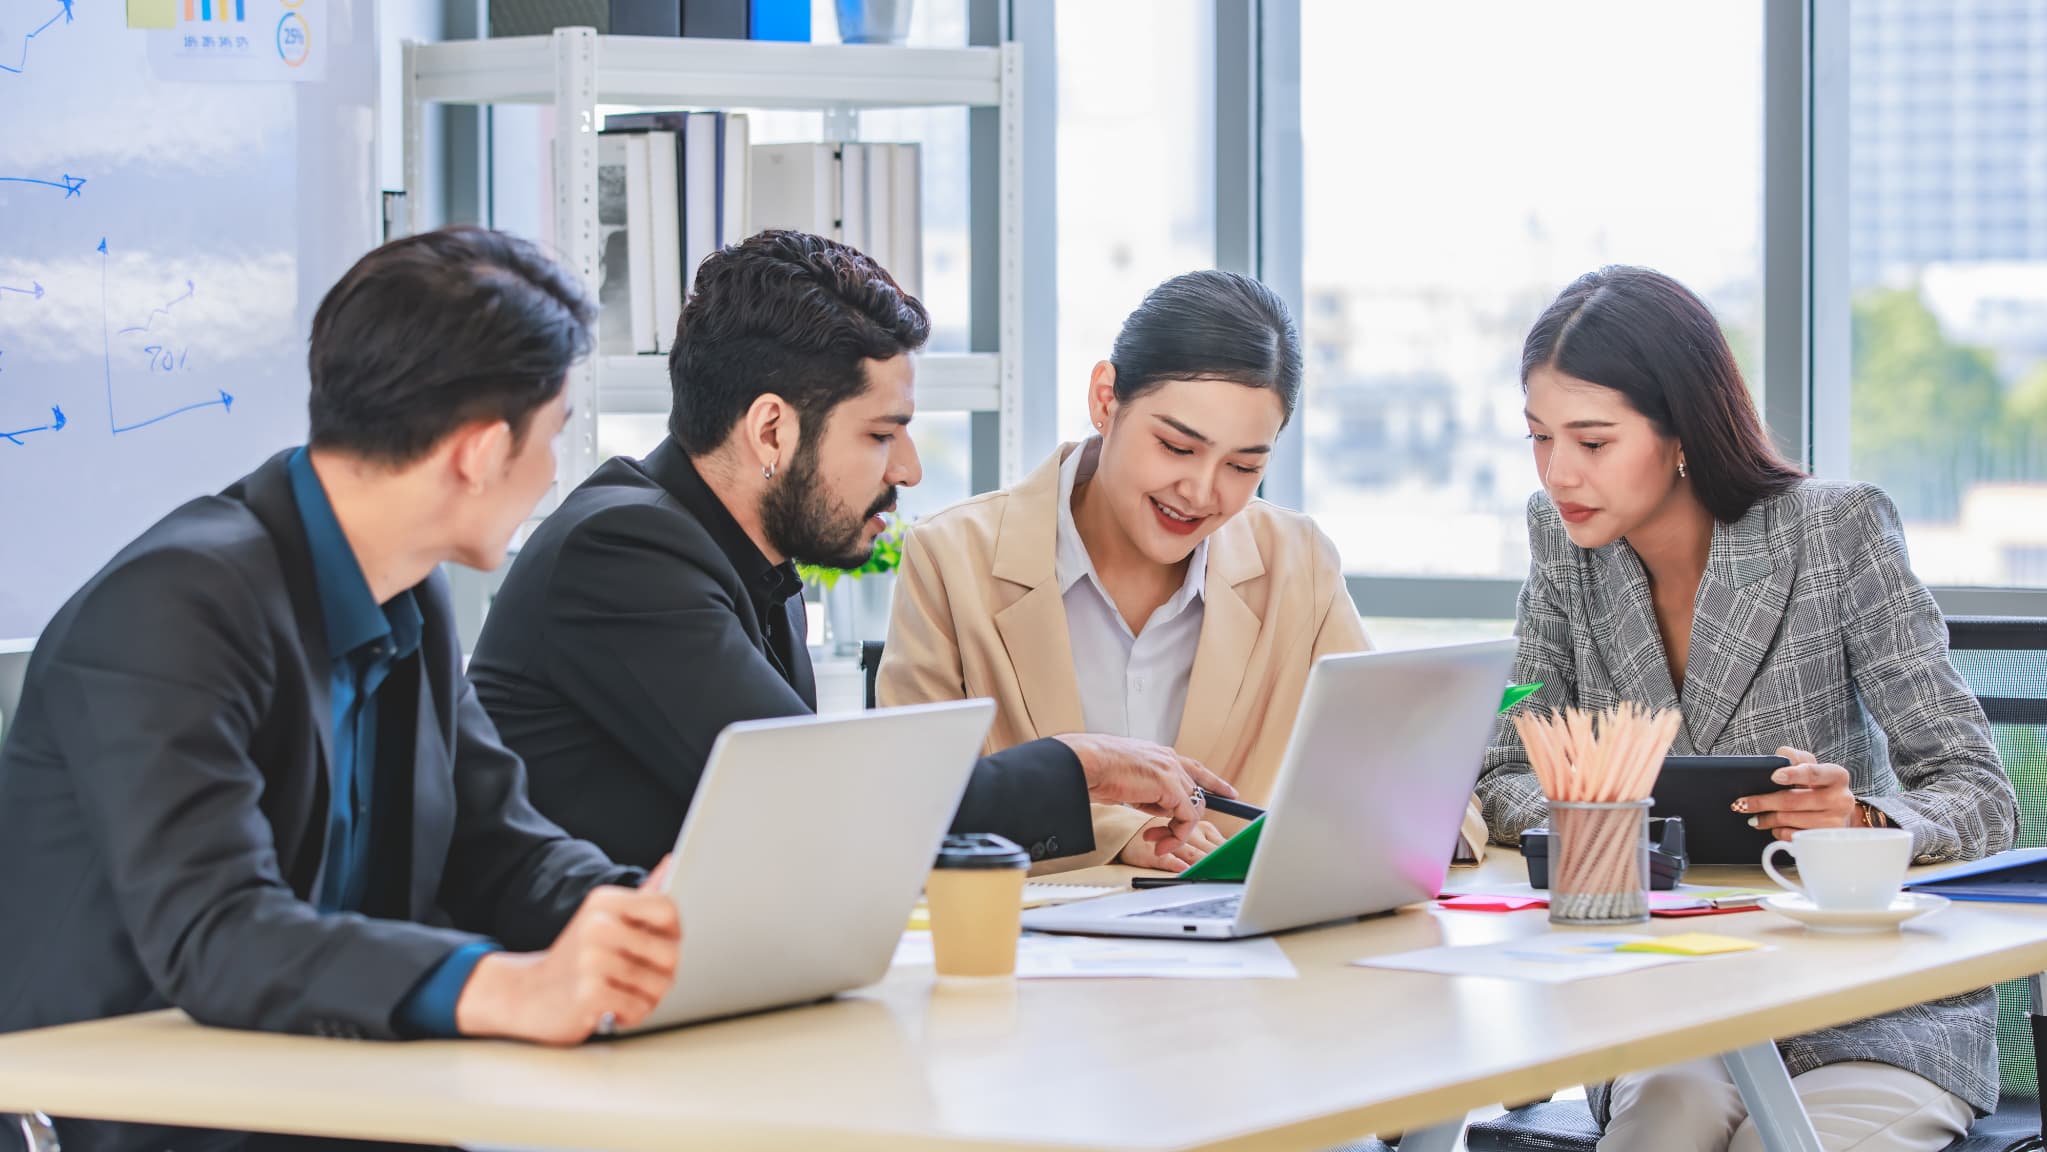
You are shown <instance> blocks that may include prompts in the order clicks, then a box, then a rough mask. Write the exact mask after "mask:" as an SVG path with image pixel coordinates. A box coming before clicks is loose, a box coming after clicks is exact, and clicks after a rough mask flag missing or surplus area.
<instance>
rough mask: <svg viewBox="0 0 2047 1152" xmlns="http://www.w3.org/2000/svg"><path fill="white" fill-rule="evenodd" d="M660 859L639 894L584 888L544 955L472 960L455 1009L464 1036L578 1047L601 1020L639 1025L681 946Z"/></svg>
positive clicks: (667, 864) (669, 980)
mask: <svg viewBox="0 0 2047 1152" xmlns="http://www.w3.org/2000/svg"><path fill="white" fill-rule="evenodd" d="M671 867H672V862H671V861H670V860H667V859H664V860H662V861H661V866H660V867H658V868H656V869H654V872H653V874H652V875H650V876H648V877H647V879H646V880H645V881H644V882H643V883H642V884H641V885H640V887H638V888H636V889H635V888H618V887H613V886H611V885H605V886H603V887H598V888H593V889H591V890H590V893H589V895H587V896H585V897H583V905H582V907H580V908H578V909H576V915H575V916H574V918H572V919H571V920H570V921H569V925H568V927H566V928H564V929H562V933H561V935H560V936H558V937H556V938H555V941H554V946H553V947H551V948H549V949H548V950H547V951H545V952H493V953H491V954H490V955H488V956H485V957H484V958H483V959H482V960H480V961H478V962H477V965H476V968H475V969H474V970H473V971H472V972H471V973H470V974H469V982H468V983H467V984H465V985H463V987H462V996H461V999H459V1000H458V1001H456V1004H455V1026H456V1028H457V1029H459V1030H460V1031H461V1033H462V1035H464V1036H499V1037H504V1038H506V1039H511V1040H531V1041H535V1042H537V1043H541V1044H554V1045H563V1046H566V1045H572V1044H580V1043H582V1042H583V1041H585V1040H587V1039H589V1038H590V1036H591V1034H592V1033H594V1032H597V1031H599V1028H600V1025H601V1024H602V1023H603V1021H604V1018H605V1017H606V1016H607V1015H608V1016H610V1017H611V1019H612V1023H613V1024H614V1025H615V1026H616V1027H618V1028H621V1029H625V1028H631V1027H633V1026H634V1025H636V1024H638V1023H639V1022H640V1021H642V1020H644V1019H646V1017H647V1015H648V1013H650V1012H652V1011H653V1010H654V1008H655V1006H656V1005H658V1004H659V1003H660V1002H661V997H662V996H664V995H666V994H667V992H668V986H669V985H670V984H673V983H674V982H675V964H676V958H677V954H678V953H679V952H680V951H681V946H682V924H681V922H680V920H679V919H678V918H677V916H676V912H675V905H674V904H673V903H672V902H670V900H669V899H668V896H667V894H666V893H664V892H663V891H662V890H661V889H662V886H663V884H664V883H665V881H666V880H667V877H668V872H669V869H670V868H671Z"/></svg>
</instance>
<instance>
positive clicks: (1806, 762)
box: [1734, 748, 1855, 840]
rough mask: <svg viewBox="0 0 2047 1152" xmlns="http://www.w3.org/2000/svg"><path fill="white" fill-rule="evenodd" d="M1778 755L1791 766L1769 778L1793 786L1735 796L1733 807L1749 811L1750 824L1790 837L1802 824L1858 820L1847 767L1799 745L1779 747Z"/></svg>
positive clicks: (1837, 824) (1844, 823)
mask: <svg viewBox="0 0 2047 1152" xmlns="http://www.w3.org/2000/svg"><path fill="white" fill-rule="evenodd" d="M1777 755H1779V756H1782V757H1784V758H1785V759H1786V760H1789V761H1791V766H1790V767H1789V768H1779V769H1777V771H1776V773H1775V774H1773V775H1772V776H1771V777H1770V779H1771V780H1772V781H1774V782H1776V783H1778V784H1786V785H1789V786H1790V787H1788V788H1787V789H1786V790H1785V791H1782V792H1765V793H1763V794H1762V795H1761V796H1744V797H1742V798H1741V799H1739V800H1736V801H1735V802H1734V810H1735V811H1736V812H1745V813H1748V814H1749V820H1748V823H1749V827H1751V828H1763V829H1767V830H1769V831H1770V832H1771V833H1773V834H1774V835H1775V836H1776V837H1777V839H1779V840H1789V839H1791V836H1792V834H1793V833H1795V832H1797V831H1798V830H1799V829H1801V828H1847V827H1849V826H1851V825H1853V824H1854V823H1855V793H1853V792H1851V791H1849V789H1848V783H1849V778H1848V770H1847V769H1846V768H1843V767H1841V766H1840V765H1839V764H1822V763H1820V762H1819V759H1818V758H1817V757H1815V756H1814V755H1813V754H1812V753H1810V752H1806V751H1802V750H1800V749H1797V748H1779V749H1777Z"/></svg>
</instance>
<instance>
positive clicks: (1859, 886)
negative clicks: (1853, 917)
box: [1763, 828, 1912, 912]
mask: <svg viewBox="0 0 2047 1152" xmlns="http://www.w3.org/2000/svg"><path fill="white" fill-rule="evenodd" d="M1779 852H1789V853H1791V857H1792V859H1794V860H1796V861H1797V862H1798V878H1799V879H1800V880H1803V881H1805V883H1804V884H1803V885H1802V886H1801V885H1798V884H1793V883H1792V882H1791V881H1789V880H1786V879H1785V878H1784V877H1783V876H1782V875H1781V874H1779V873H1778V871H1777V870H1776V869H1775V868H1773V867H1771V866H1770V859H1771V857H1773V856H1775V855H1776V854H1777V853H1779ZM1911 865H1912V834H1911V833H1910V832H1907V831H1905V830H1904V829H1903V828H1807V829H1804V830H1802V831H1799V832H1794V833H1792V836H1791V842H1790V843H1788V844H1787V843H1785V842H1784V841H1782V840H1777V841H1773V842H1772V843H1771V844H1770V846H1769V847H1768V848H1765V849H1763V871H1765V872H1768V873H1769V874H1770V879H1772V880H1775V881H1776V882H1777V883H1779V884H1781V885H1783V886H1784V887H1786V888H1789V889H1791V890H1792V891H1793V892H1797V893H1799V894H1801V895H1803V896H1804V897H1805V898H1806V899H1808V900H1810V901H1812V902H1813V904H1814V905H1815V906H1816V907H1819V908H1825V909H1830V910H1840V911H1844V912H1847V911H1872V910H1875V909H1881V908H1888V907H1890V906H1891V901H1893V900H1895V899H1897V898H1898V886H1899V885H1900V884H1903V883H1904V882H1905V869H1907V868H1909V867H1911Z"/></svg>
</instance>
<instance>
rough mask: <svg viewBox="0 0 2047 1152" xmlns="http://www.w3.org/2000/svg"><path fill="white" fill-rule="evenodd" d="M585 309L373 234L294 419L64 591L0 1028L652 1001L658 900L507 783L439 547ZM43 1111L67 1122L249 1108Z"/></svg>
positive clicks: (530, 426)
mask: <svg viewBox="0 0 2047 1152" xmlns="http://www.w3.org/2000/svg"><path fill="white" fill-rule="evenodd" d="M590 319H591V306H590V304H589V302H588V301H587V299H586V298H585V297H584V295H583V292H582V290H581V288H580V287H579V286H578V285H577V283H576V282H575V281H574V280H573V279H572V278H571V277H570V276H568V275H567V274H566V273H565V272H563V271H562V270H561V269H559V268H557V267H556V266H555V265H553V264H552V263H550V262H549V261H548V260H547V259H546V258H545V257H544V256H542V255H541V254H540V253H539V252H538V250H536V249H535V248H533V247H532V246H531V245H529V244H526V243H525V242H523V241H519V240H515V239H512V238H510V237H506V236H503V235H500V234H497V233H492V232H485V231H482V230H478V229H456V230H450V231H444V232H438V233H430V234H427V235H423V236H415V237H411V238H408V239H405V240H399V241H396V242H394V243H391V244H388V245H385V246H384V247H383V248H380V249H378V250H377V251H375V252H372V253H370V254H369V255H368V256H365V257H364V258H363V259H362V260H361V261H360V262H359V263H358V264H357V265H356V266H355V267H354V268H353V269H351V270H350V271H349V272H348V274H347V275H346V276H345V277H343V279H342V280H341V282H340V283H339V284H337V285H336V286H335V287H334V289H333V290H332V291H330V292H329V293H328V294H327V297H326V299H325V300H323V301H322V302H321V305H320V309H319V312H318V314H317V315H316V316H315V317H314V320H313V331H312V345H311V354H310V357H309V365H310V369H311V376H312V390H311V403H310V409H311V443H310V446H309V447H306V448H299V449H294V450H289V451H286V452H283V453H280V454H279V455H277V456H275V457H273V458H272V459H271V460H270V461H269V462H267V463H265V464H264V465H263V466H261V467H260V468H258V469H257V470H256V471H255V472H253V473H251V474H250V475H248V476H246V477H244V478H243V479H242V480H240V481H238V482H236V483H235V484H234V485H233V486H231V487H229V488H228V489H227V490H226V491H224V492H222V493H220V494H219V495H217V496H209V497H203V498H200V499H197V500H194V501H192V502H190V503H188V504H186V505H184V506H183V507H181V508H179V509H177V510H176V511H174V512H172V513H171V514H170V515H168V516H166V517H165V518H164V519H163V520H161V521H159V522H158V523H157V524H156V525H155V526H154V527H152V528H150V529H149V530H148V531H147V532H145V533H143V534H142V536H141V537H139V538H138V539H137V540H135V541H134V542H133V543H132V544H130V545H129V546H128V547H127V548H125V549H123V550H122V552H121V553H120V554H119V555H118V556H116V557H115V558H114V559H113V560H112V561H111V562H110V563H109V564H108V565H107V566H106V567H105V568H104V569H102V570H101V571H100V572H99V573H98V574H97V575H95V576H94V577H93V578H92V579H91V580H90V581H88V582H87V583H86V585H85V587H84V588H82V589H80V590H79V592H78V593H77V594H76V595H74V596H73V597H72V598H71V600H70V601H69V602H68V603H67V604H65V605H64V607H63V608H62V609H61V610H60V611H59V612H58V613H57V615H56V617H55V619H53V620H52V621H51V622H50V625H49V627H48V629H47V630H45V631H44V633H43V635H42V637H41V640H40V642H39V644H38V645H37V648H36V652H35V655H34V658H33V660H32V661H31V663H30V665H29V672H28V679H27V685H26V689H25V691H24V693H23V696H22V699H21V707H20V710H19V716H18V718H17V719H16V720H15V722H14V723H13V724H12V725H11V726H10V727H9V730H8V733H7V740H6V744H5V746H4V748H0V877H4V878H5V879H4V881H0V941H5V945H4V946H0V1032H6V1031H14V1030H19V1029H25V1028H35V1027H42V1026H46V1025H52V1024H61V1023H65V1022H67V1021H75V1020H89V1019H94V1018H98V1017H106V1016H114V1015H119V1014H123V1013H130V1012H139V1011H146V1010H149V1009H156V1008H163V1007H177V1008H182V1009H184V1010H185V1011H186V1012H188V1013H189V1014H191V1015H192V1016H193V1017H194V1018H196V1019H198V1020H199V1021H201V1022H203V1023H207V1024H214V1025H223V1026H228V1027H238V1028H257V1029H264V1030H268V1031H278V1032H300V1033H312V1034H318V1035H324V1036H343V1037H363V1038H393V1037H409V1036H422V1037H423V1036H456V1035H463V1036H500V1037H512V1038H519V1039H526V1040H533V1041H539V1042H542V1043H549V1044H571V1043H575V1042H578V1041H580V1040H582V1039H584V1038H585V1037H587V1036H589V1035H590V1034H591V1033H592V1032H593V1031H598V1030H602V1029H603V1028H605V1027H606V1025H607V1021H609V1022H610V1023H613V1024H618V1025H630V1024H632V1023H634V1022H637V1021H638V1020H639V1019H641V1018H642V1017H644V1016H645V1015H646V1013H648V1012H649V1011H651V1010H652V1009H653V1007H654V1005H655V1004H656V1003H657V1002H658V1001H659V1000H660V998H661V996H662V994H663V993H664V992H665V991H666V990H667V988H668V986H669V984H670V982H671V981H672V979H673V975H674V968H675V962H676V951H677V948H678V943H679V928H678V925H677V923H676V917H675V913H674V909H673V907H672V905H671V904H670V903H669V902H668V900H667V899H666V897H664V896H663V895H661V894H660V893H659V892H658V891H657V890H655V887H656V886H654V885H649V886H648V887H647V888H645V889H641V888H639V887H638V885H639V882H640V880H641V876H640V873H638V872H636V871H633V870H631V869H625V868H620V867H617V866H614V865H613V864H612V862H611V861H610V860H608V859H607V858H606V857H605V856H604V854H603V853H602V852H600V851H599V850H598V849H596V848H595V847H592V846H591V845H589V844H586V843H583V842H580V841H577V840H573V839H571V838H569V837H568V836H567V835H566V834H565V833H563V832H562V831H561V829H560V828H558V827H557V826H555V825H554V824H552V823H550V822H548V821H547V820H546V819H545V818H544V817H542V816H540V815H539V814H538V813H537V812H535V811H534V810H533V808H532V807H531V806H530V805H529V804H528V802H527V799H526V782H525V775H524V771H523V769H522V767H521V765H520V763H519V761H518V758H517V757H515V756H513V755H512V754H511V753H510V752H508V751H506V749H505V748H504V746H503V745H502V744H500V743H499V742H498V738H497V734H496V732H495V731H494V730H493V729H492V727H491V724H490V721H489V719H488V718H487V717H486V716H485V715H484V713H483V709H482V708H481V707H480V706H479V705H478V704H477V702H476V698H475V695H474V693H473V692H472V691H471V690H470V688H469V686H468V685H467V684H466V683H465V682H464V681H463V679H462V674H461V652H460V649H459V647H458V645H457V641H456V635H455V625H454V621H453V618H452V614H451V612H450V610H449V600H448V592H447V586H446V581H445V578H444V577H442V576H441V575H440V574H439V572H438V566H439V565H440V564H441V563H443V562H444V561H457V562H460V563H464V564H469V565H472V566H476V567H482V568H488V567H492V566H494V565H496V564H497V563H499V562H500V561H502V559H503V557H504V550H505V546H506V543H507V542H508V540H509V539H510V537H511V534H512V532H513V531H514V530H515V529H516V528H517V526H518V525H519V524H520V523H521V522H522V521H523V520H524V519H525V518H526V517H527V515H529V514H530V513H531V511H532V509H533V506H534V503H535V502H536V501H537V500H538V499H539V497H540V496H541V494H542V493H544V492H545V491H546V490H547V487H548V485H549V484H550V483H551V482H552V480H553V477H554V452H553V446H552V441H553V440H554V438H555V436H556V434H557V433H558V432H559V431H560V430H561V427H562V424H563V422H564V420H565V419H566V415H567V413H566V407H565V405H564V402H563V394H562V391H563V381H564V378H565V373H566V372H567V370H568V368H569V366H570V365H571V364H572V363H573V362H574V361H575V360H577V359H579V358H580V357H581V356H583V355H584V354H586V353H587V351H588V348H589V343H590V334H589V323H590ZM592 977H595V978H594V979H593V978H592ZM58 1127H59V1131H60V1134H61V1137H62V1140H63V1144H64V1146H65V1147H66V1148H67V1149H68V1150H69V1152H79V1150H80V1149H87V1150H90V1149H98V1148H149V1149H164V1148H172V1149H179V1150H181V1152H182V1150H186V1149H194V1148H207V1149H211V1148H231V1147H238V1146H241V1145H243V1144H246V1143H249V1142H251V1141H260V1140H262V1139H265V1138H256V1137H246V1138H245V1137H243V1136H242V1135H241V1134H234V1133H218V1132H194V1131H185V1130H175V1129H152V1128H143V1127H140V1126H134V1125H111V1124H88V1123H80V1122H71V1121H60V1122H59V1124H58Z"/></svg>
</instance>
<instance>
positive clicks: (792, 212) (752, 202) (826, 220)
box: [747, 144, 845, 240]
mask: <svg viewBox="0 0 2047 1152" xmlns="http://www.w3.org/2000/svg"><path fill="white" fill-rule="evenodd" d="M747 204H748V211H749V214H750V217H751V218H750V220H749V224H750V225H751V226H752V227H753V230H754V231H756V232H760V231H765V230H767V229H769V228H792V229H795V230H796V231H798V232H809V233H812V234H813V235H817V236H824V237H828V238H830V239H833V240H838V239H841V238H843V237H844V235H845V232H844V230H843V229H841V228H840V227H839V148H838V145H836V144H756V145H754V149H753V188H752V189H751V190H750V192H749V195H748V199H747Z"/></svg>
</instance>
